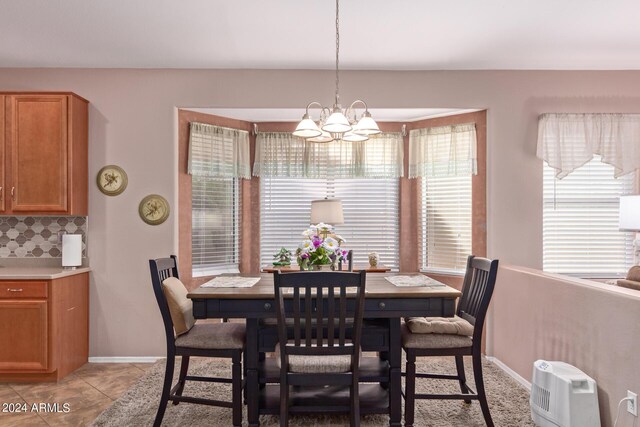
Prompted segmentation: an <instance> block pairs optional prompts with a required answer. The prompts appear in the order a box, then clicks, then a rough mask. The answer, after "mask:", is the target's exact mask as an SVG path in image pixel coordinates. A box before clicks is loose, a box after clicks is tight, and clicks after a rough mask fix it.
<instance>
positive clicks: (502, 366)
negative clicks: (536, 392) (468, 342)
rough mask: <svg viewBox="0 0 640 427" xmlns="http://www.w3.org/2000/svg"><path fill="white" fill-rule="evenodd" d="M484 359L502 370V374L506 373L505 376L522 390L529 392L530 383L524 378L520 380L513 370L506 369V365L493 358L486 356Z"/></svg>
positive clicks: (520, 377)
mask: <svg viewBox="0 0 640 427" xmlns="http://www.w3.org/2000/svg"><path fill="white" fill-rule="evenodd" d="M486 358H487V360H488V361H489V362H491V363H493V364H494V365H496V366H497V367H498V368H500V369H502V370H503V371H504V372H506V373H507V375H509V376H510V377H511V378H513V379H514V380H516V381H518V382H519V383H520V384H521V385H522V386H523V387H524V388H526V389H527V390H528V391H529V392H531V383H530V382H529V381H527V380H525V379H524V378H522V376H521V375H520V374H518V373H517V372H516V371H514V370H513V369H511V368H510V367H508V366H507V365H505V364H504V363H502V362H501V361H500V360H498V359H496V358H495V357H491V356H486Z"/></svg>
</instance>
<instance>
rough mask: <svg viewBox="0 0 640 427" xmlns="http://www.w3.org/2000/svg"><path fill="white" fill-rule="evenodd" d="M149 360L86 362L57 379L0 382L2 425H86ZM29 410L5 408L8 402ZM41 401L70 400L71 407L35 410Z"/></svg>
mask: <svg viewBox="0 0 640 427" xmlns="http://www.w3.org/2000/svg"><path fill="white" fill-rule="evenodd" d="M150 366H152V364H150V363H87V364H86V365H84V366H83V367H82V368H80V369H78V370H77V371H75V372H73V373H72V374H70V375H68V376H67V377H65V378H64V379H62V380H61V381H59V382H57V383H0V426H2V427H5V426H6V427H8V426H29V427H32V426H33V427H37V426H87V425H89V424H91V422H92V421H93V420H94V419H96V417H97V416H98V415H100V413H101V412H102V411H104V410H105V409H107V407H109V405H111V403H112V402H113V401H114V400H116V399H117V398H118V397H120V395H122V393H124V392H125V391H126V390H127V389H128V388H129V387H131V386H132V385H133V384H134V383H135V382H136V381H137V380H138V379H139V378H140V377H141V376H142V374H144V372H145V370H146V369H147V368H149V367H150ZM25 403H26V404H27V412H26V413H24V412H22V413H16V412H13V413H8V412H3V409H8V408H5V404H19V405H23V404H25ZM34 403H36V404H40V403H50V404H51V403H59V404H60V410H62V404H64V403H68V404H69V409H70V410H69V411H68V412H67V413H63V412H45V411H42V412H40V411H38V412H32V411H31V408H32V405H33V404H34Z"/></svg>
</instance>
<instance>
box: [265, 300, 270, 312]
mask: <svg viewBox="0 0 640 427" xmlns="http://www.w3.org/2000/svg"><path fill="white" fill-rule="evenodd" d="M264 309H265V310H267V311H269V310H271V303H268V302H265V303H264Z"/></svg>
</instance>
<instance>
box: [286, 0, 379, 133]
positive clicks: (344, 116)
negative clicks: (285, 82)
mask: <svg viewBox="0 0 640 427" xmlns="http://www.w3.org/2000/svg"><path fill="white" fill-rule="evenodd" d="M339 3H340V0H336V93H335V103H334V104H333V107H332V108H328V107H324V106H322V104H321V103H319V102H317V101H313V102H310V103H309V104H308V105H307V109H306V111H305V113H304V116H302V120H301V121H300V123H298V126H297V127H296V130H295V131H294V132H293V135H294V136H298V137H300V138H304V139H305V140H307V141H309V142H331V141H349V142H359V141H366V140H368V139H369V135H375V134H378V133H380V129H379V128H378V124H377V123H376V122H375V120H373V118H372V117H371V113H369V109H368V107H367V103H366V102H364V101H363V100H361V99H357V100H355V101H353V102H352V103H351V105H349V107H348V108H346V109H343V108H342V106H341V105H340V94H339V91H338V89H339V86H340V73H339V69H340V5H339ZM314 106H315V107H318V108H319V109H320V117H319V120H318V121H317V122H316V121H314V120H313V119H312V118H311V115H309V109H310V108H311V107H314ZM356 107H363V108H364V112H363V113H362V115H361V116H360V118H359V119H358V114H357V111H356Z"/></svg>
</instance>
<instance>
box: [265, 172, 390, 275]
mask: <svg viewBox="0 0 640 427" xmlns="http://www.w3.org/2000/svg"><path fill="white" fill-rule="evenodd" d="M398 186H399V181H398V180H397V179H295V178H269V177H262V178H260V187H261V188H260V195H261V201H260V258H261V259H260V261H261V264H262V265H271V263H272V262H273V254H274V253H276V252H277V251H278V250H279V249H280V248H281V247H283V246H284V247H285V248H287V249H289V250H291V251H292V252H295V249H296V248H297V247H298V245H299V244H300V242H302V240H303V237H302V232H303V231H304V230H305V229H306V228H307V227H308V226H309V218H310V215H311V201H312V200H316V199H322V198H324V197H326V196H327V197H335V198H338V199H341V200H342V207H343V212H344V224H343V225H337V226H336V234H339V235H341V236H342V237H343V238H345V239H346V240H347V243H345V244H344V247H345V248H346V249H352V250H353V254H354V263H356V264H360V265H362V264H365V265H367V264H368V254H369V252H378V253H379V254H380V262H381V263H382V264H384V265H385V266H387V267H390V268H392V269H397V268H398V264H399V263H398V237H399V221H398V193H399V191H398Z"/></svg>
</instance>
